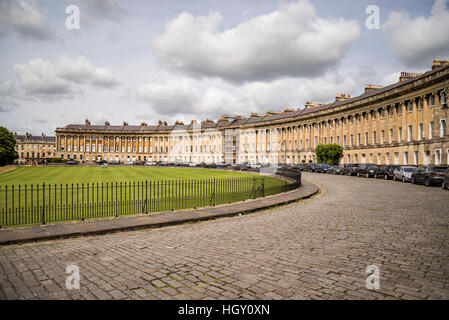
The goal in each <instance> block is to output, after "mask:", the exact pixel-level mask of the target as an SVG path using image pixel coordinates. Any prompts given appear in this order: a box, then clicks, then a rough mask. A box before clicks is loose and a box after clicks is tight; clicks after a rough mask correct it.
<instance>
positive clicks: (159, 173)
mask: <svg viewBox="0 0 449 320" xmlns="http://www.w3.org/2000/svg"><path fill="white" fill-rule="evenodd" d="M248 176H251V177H252V176H255V174H249V173H243V172H235V171H224V170H207V169H197V168H162V167H125V166H109V167H108V168H100V167H84V166H67V167H19V168H18V169H17V170H14V171H9V172H6V173H4V174H0V187H4V186H8V187H10V186H12V185H15V186H16V187H17V186H18V185H19V184H20V185H22V186H23V185H30V184H34V185H36V184H41V185H42V183H43V182H45V184H58V185H59V184H61V183H62V184H66V183H69V184H71V183H92V182H94V183H97V182H99V183H101V182H104V183H105V182H109V183H111V182H114V183H115V182H137V181H145V180H147V181H157V180H189V179H190V180H193V179H213V178H216V179H219V178H238V177H248Z"/></svg>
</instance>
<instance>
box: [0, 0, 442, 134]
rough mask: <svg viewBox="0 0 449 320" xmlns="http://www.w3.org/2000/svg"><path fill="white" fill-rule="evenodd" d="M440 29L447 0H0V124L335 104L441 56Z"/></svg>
mask: <svg viewBox="0 0 449 320" xmlns="http://www.w3.org/2000/svg"><path fill="white" fill-rule="evenodd" d="M73 5H74V6H76V7H77V8H78V9H79V28H72V27H70V26H73V25H74V24H73V22H74V21H76V19H73V15H72V13H73V11H68V13H66V10H67V7H69V6H73ZM373 6H374V8H375V9H378V11H376V10H374V11H372V10H370V9H371V8H373ZM376 12H378V14H376ZM376 17H378V19H377V20H376ZM67 21H68V22H69V24H68V26H69V27H68V26H67ZM376 21H378V23H377V24H376ZM367 22H368V23H367ZM448 31H449V6H448V4H447V0H432V1H427V0H420V1H410V0H408V1H405V0H399V1H389V0H378V1H377V0H369V1H366V0H352V1H350V0H339V1H337V0H327V1H324V0H316V1H313V0H298V1H269V0H257V1H256V0H227V1H218V0H188V1H186V0H167V1H144V0H126V1H120V0H109V1H107V0H63V1H61V0H40V1H37V0H36V1H33V0H0V126H5V127H7V128H8V129H9V130H11V131H13V132H17V133H21V134H23V133H25V132H30V133H32V134H35V135H38V134H41V133H45V134H47V135H54V130H55V129H56V128H57V127H63V126H65V125H67V124H69V123H72V124H73V123H84V120H85V119H86V118H88V119H89V120H90V122H91V123H92V124H103V123H104V122H105V121H109V122H110V123H111V124H122V123H123V121H126V122H128V123H129V124H135V125H138V124H140V123H141V122H147V123H148V124H157V122H158V120H162V121H167V122H168V123H169V124H172V123H174V122H175V121H176V120H178V121H183V122H184V123H190V121H191V120H193V119H197V120H204V119H206V118H210V119H214V120H217V119H219V118H220V117H221V115H222V114H238V115H242V116H249V114H250V113H251V112H257V113H264V112H266V111H268V110H283V109H285V108H295V109H297V108H303V106H304V103H305V102H306V101H312V102H321V103H326V102H332V101H334V99H335V95H336V93H349V94H350V95H351V96H357V95H360V94H362V93H363V91H364V87H365V85H366V84H380V85H388V84H392V83H395V82H397V81H398V78H399V73H400V72H401V71H408V72H424V71H427V70H430V69H431V65H432V60H433V59H449V32H448Z"/></svg>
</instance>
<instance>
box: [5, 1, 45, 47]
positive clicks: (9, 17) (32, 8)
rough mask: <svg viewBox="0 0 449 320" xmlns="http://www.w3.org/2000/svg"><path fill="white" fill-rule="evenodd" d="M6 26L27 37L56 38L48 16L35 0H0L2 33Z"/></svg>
mask: <svg viewBox="0 0 449 320" xmlns="http://www.w3.org/2000/svg"><path fill="white" fill-rule="evenodd" d="M5 26H6V27H9V28H11V29H13V30H14V31H16V32H17V33H18V34H19V35H21V36H23V37H26V38H33V39H39V40H52V39H54V34H53V32H52V31H51V29H50V28H49V26H48V25H47V22H46V17H45V16H44V14H43V13H42V12H41V11H40V10H39V9H38V8H37V6H36V4H35V2H34V1H33V0H0V30H2V31H1V32H0V35H4V34H5V32H6V31H5V30H4V29H6V28H5Z"/></svg>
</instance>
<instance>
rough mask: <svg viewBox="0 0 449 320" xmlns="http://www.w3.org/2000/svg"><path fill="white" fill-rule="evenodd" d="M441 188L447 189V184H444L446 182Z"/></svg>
mask: <svg viewBox="0 0 449 320" xmlns="http://www.w3.org/2000/svg"><path fill="white" fill-rule="evenodd" d="M441 188H443V189H444V190H445V189H447V186H446V183H444V181H443V183H442V184H441Z"/></svg>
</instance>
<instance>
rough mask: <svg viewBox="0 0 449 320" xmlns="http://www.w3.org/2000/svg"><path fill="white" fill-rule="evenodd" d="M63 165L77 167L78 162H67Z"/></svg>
mask: <svg viewBox="0 0 449 320" xmlns="http://www.w3.org/2000/svg"><path fill="white" fill-rule="evenodd" d="M65 164H66V165H69V166H77V165H78V162H76V161H67V162H66V163H65Z"/></svg>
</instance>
